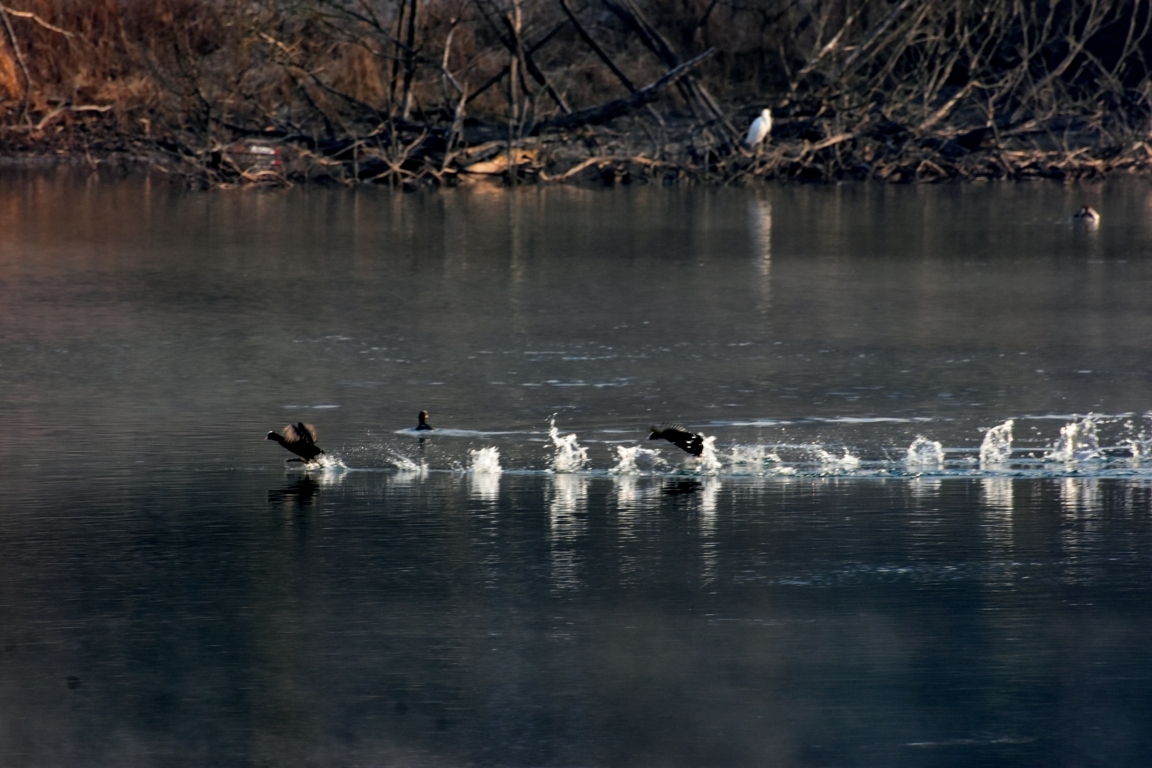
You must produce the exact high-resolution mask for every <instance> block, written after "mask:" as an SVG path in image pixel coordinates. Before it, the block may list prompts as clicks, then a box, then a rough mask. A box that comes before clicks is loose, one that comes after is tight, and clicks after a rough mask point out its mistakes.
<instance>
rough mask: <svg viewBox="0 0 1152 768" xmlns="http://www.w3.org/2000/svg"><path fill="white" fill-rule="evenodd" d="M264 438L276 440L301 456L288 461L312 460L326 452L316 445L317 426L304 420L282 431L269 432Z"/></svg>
mask: <svg viewBox="0 0 1152 768" xmlns="http://www.w3.org/2000/svg"><path fill="white" fill-rule="evenodd" d="M264 439H265V440H275V441H276V442H278V443H280V445H282V446H284V447H285V448H287V449H288V450H290V451H292V453H294V454H296V455H297V456H299V457H300V458H299V459H288V461H312V460H313V459H315V458H316V457H317V456H319V455H320V454H322V453H324V451H323V450H321V449H320V447H319V446H318V445H316V427H314V426H312V425H311V424H305V423H304V422H302V421H300V422H297V423H295V424H289V425H288V426H286V427H284V429H283V430H281V432H280V433H276V432H269V433H268V434H267V435H266V436H265V437H264Z"/></svg>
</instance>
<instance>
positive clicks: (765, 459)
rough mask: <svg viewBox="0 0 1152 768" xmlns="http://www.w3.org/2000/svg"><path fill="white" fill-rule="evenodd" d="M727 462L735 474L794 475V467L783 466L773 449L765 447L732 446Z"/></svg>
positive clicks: (781, 460)
mask: <svg viewBox="0 0 1152 768" xmlns="http://www.w3.org/2000/svg"><path fill="white" fill-rule="evenodd" d="M728 461H729V462H731V464H732V471H733V472H735V473H740V474H744V473H748V472H752V473H754V474H757V473H765V474H773V475H792V474H795V473H796V469H795V468H794V467H786V466H784V460H783V459H781V458H780V454H779V453H777V452H776V451H775V450H774V449H772V448H769V447H768V446H766V445H734V446H732V449H731V451H730V452H729V454H728Z"/></svg>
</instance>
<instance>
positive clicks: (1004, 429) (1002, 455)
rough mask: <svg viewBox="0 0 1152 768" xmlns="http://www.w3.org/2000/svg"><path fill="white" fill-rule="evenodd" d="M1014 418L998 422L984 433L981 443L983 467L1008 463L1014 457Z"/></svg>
mask: <svg viewBox="0 0 1152 768" xmlns="http://www.w3.org/2000/svg"><path fill="white" fill-rule="evenodd" d="M1013 423H1014V422H1013V420H1012V419H1008V421H1006V422H1004V423H1003V424H998V425H996V426H995V427H992V428H991V429H989V430H988V431H987V432H985V433H984V442H982V443H980V466H981V467H982V468H987V467H995V466H998V465H1002V464H1007V463H1008V460H1009V459H1011V458H1012V425H1013Z"/></svg>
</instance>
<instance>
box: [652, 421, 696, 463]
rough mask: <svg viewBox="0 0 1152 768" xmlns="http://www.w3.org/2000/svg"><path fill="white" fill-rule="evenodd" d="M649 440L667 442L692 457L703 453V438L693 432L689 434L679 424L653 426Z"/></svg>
mask: <svg viewBox="0 0 1152 768" xmlns="http://www.w3.org/2000/svg"><path fill="white" fill-rule="evenodd" d="M651 429H652V434H650V435H648V439H649V440H667V441H668V442H670V443H672V444H673V445H675V446H676V447H678V448H682V449H684V450H685V451H688V453H690V454H692V455H693V456H699V455H700V454H702V453H704V437H703V436H702V435H698V434H696V433H695V432H689V431H688V430H687V429H685V428H684V427H682V426H680V425H679V424H660V425H658V426H653V427H652V428H651Z"/></svg>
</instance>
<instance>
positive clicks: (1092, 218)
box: [1072, 205, 1100, 227]
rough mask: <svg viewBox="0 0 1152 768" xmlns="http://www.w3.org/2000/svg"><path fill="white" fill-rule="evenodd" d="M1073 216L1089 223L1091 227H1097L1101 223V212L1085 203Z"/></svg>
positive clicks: (1077, 219)
mask: <svg viewBox="0 0 1152 768" xmlns="http://www.w3.org/2000/svg"><path fill="white" fill-rule="evenodd" d="M1072 218H1073V219H1074V220H1076V221H1079V222H1082V223H1084V224H1087V225H1088V226H1090V227H1095V226H1096V225H1098V224H1099V223H1100V213H1099V212H1098V211H1097V210H1096V209H1095V208H1093V207H1092V206H1090V205H1085V206H1083V207H1082V208H1081V209H1080V210H1078V211H1076V213H1075V215H1074V216H1072Z"/></svg>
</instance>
